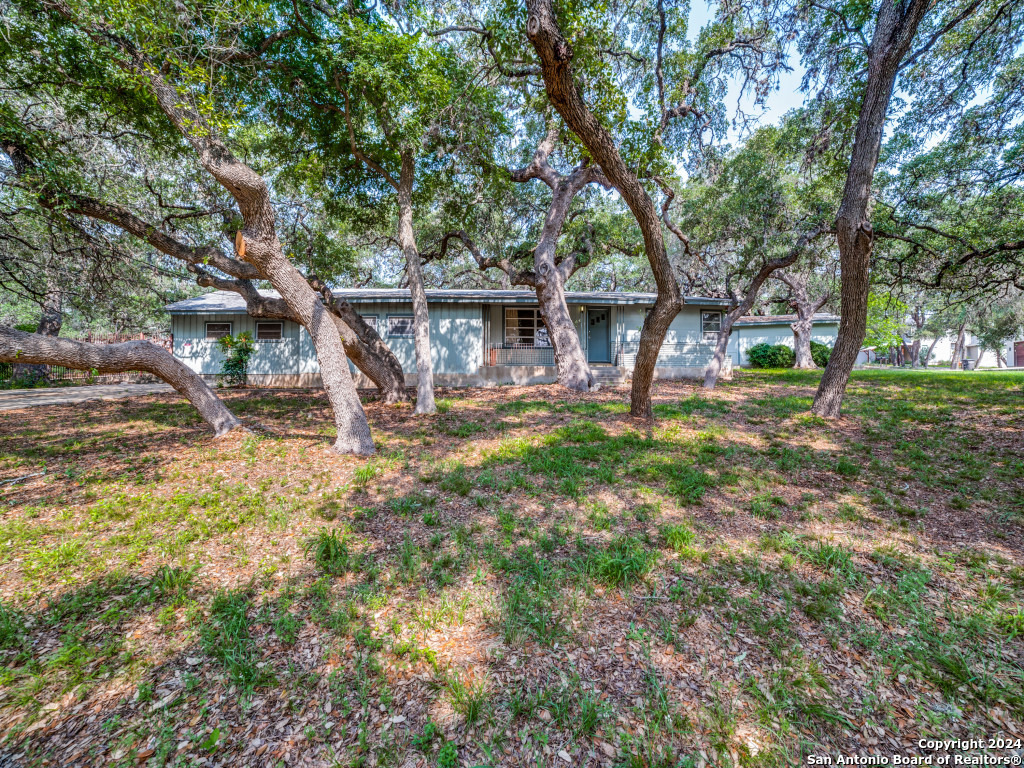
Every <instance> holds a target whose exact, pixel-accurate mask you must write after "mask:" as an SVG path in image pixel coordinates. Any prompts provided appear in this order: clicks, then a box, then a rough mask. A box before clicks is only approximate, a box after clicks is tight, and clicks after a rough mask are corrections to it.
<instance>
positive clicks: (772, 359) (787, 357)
mask: <svg viewBox="0 0 1024 768" xmlns="http://www.w3.org/2000/svg"><path fill="white" fill-rule="evenodd" d="M747 357H748V358H749V360H750V364H751V365H752V366H754V367H755V368H792V367H793V363H795V362H796V355H795V354H794V353H793V350H792V349H790V348H789V347H787V346H786V345H785V344H776V345H775V346H772V345H771V344H757V345H756V346H753V347H751V348H750V350H749V351H748V352H747Z"/></svg>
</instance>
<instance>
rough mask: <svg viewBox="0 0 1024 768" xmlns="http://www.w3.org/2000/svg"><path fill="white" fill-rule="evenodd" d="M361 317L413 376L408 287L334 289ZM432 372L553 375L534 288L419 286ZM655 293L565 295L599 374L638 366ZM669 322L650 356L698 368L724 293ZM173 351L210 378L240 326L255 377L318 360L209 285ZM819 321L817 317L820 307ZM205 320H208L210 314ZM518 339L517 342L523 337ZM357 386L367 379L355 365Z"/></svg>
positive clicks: (184, 315)
mask: <svg viewBox="0 0 1024 768" xmlns="http://www.w3.org/2000/svg"><path fill="white" fill-rule="evenodd" d="M336 294H337V295H341V296H343V297H345V298H347V299H348V301H349V302H351V304H352V305H353V306H354V307H355V309H356V311H358V312H359V314H360V315H362V316H363V317H364V318H365V319H366V320H367V322H369V323H371V324H373V325H375V327H376V329H377V331H378V333H380V335H381V337H382V338H383V339H384V341H385V343H386V344H387V345H388V346H389V347H390V348H391V350H392V351H393V352H394V353H395V355H396V357H397V358H398V361H399V362H400V363H401V365H402V369H403V370H404V371H405V373H406V377H407V383H410V384H411V383H413V382H414V381H415V374H416V354H415V349H414V340H413V337H412V335H411V333H412V328H411V325H412V320H411V318H412V304H411V302H410V300H409V293H408V291H402V290H391V289H365V290H362V289H361V290H345V291H337V292H336ZM427 299H428V306H429V312H430V340H431V351H432V356H433V367H434V374H435V378H436V380H437V382H438V384H441V385H481V384H493V383H506V382H514V383H520V384H522V383H533V382H542V381H552V380H553V379H554V373H555V371H554V356H553V352H552V350H551V347H550V346H547V344H546V341H545V339H546V333H545V331H544V329H543V323H542V321H541V320H540V319H539V316H538V313H537V311H536V308H537V298H536V295H535V294H533V293H532V292H530V291H463V290H436V291H428V292H427ZM654 299H655V296H654V294H645V293H573V292H570V293H567V294H566V301H567V304H568V307H569V312H570V314H571V316H572V318H573V323H574V324H575V326H576V329H577V332H578V333H579V337H580V343H581V345H582V346H583V349H584V351H585V354H586V356H587V360H588V361H589V362H590V363H591V366H592V368H593V370H594V371H595V373H600V374H601V379H602V380H604V381H609V380H623V379H624V378H625V377H626V376H627V375H628V373H629V371H631V370H632V368H633V367H634V366H635V362H636V354H637V350H638V348H639V342H640V331H641V328H642V327H643V323H644V318H645V317H646V315H647V312H648V311H649V309H650V307H651V306H652V305H653V303H654ZM685 301H686V303H685V306H684V307H683V309H682V311H681V312H680V313H679V314H678V315H677V316H676V318H675V319H674V320H673V321H672V324H671V326H670V327H669V330H668V333H667V334H666V336H665V342H664V344H663V345H662V349H661V353H660V355H659V357H658V366H657V368H656V369H655V375H656V376H657V377H659V378H689V377H699V376H701V375H703V371H704V369H705V367H706V366H707V364H708V363H709V362H710V360H711V356H712V354H713V352H714V344H715V340H716V338H717V336H716V329H717V328H719V327H720V325H719V324H718V323H720V319H721V313H722V312H723V311H724V310H725V309H726V308H727V306H728V301H727V300H725V299H715V298H704V297H693V296H690V297H686V300H685ZM168 311H169V312H170V314H171V332H172V334H173V349H174V355H175V357H177V358H178V359H180V360H181V361H182V362H183V363H185V364H186V365H187V366H188V367H189V368H191V369H192V370H194V371H196V372H197V373H199V374H201V375H203V376H207V377H215V376H216V375H218V374H219V373H220V372H221V370H222V367H223V363H224V359H223V355H222V353H221V351H220V349H219V347H218V346H217V342H216V339H215V338H213V337H214V336H216V334H217V333H224V332H230V333H232V334H236V335H237V334H238V333H241V332H242V331H248V332H249V333H250V334H252V336H253V338H254V339H256V352H255V354H254V355H253V357H252V360H251V362H250V365H249V380H250V383H251V384H253V385H254V386H315V385H318V384H319V370H320V369H319V365H318V363H317V358H316V351H315V350H314V348H313V344H312V341H311V339H310V337H309V334H308V333H307V332H306V330H305V329H304V328H302V327H301V326H299V325H298V324H296V323H292V322H288V321H273V320H258V319H255V318H252V317H250V316H249V315H248V314H246V311H245V303H244V301H243V300H242V298H241V297H240V296H238V295H237V294H234V293H230V292H223V291H217V292H214V293H208V294H205V295H203V296H199V297H197V298H194V299H188V300H186V301H182V302H178V303H176V304H172V305H170V306H169V307H168ZM822 320H823V321H825V320H826V318H825V317H824V316H823V317H822ZM827 320H828V321H829V322H822V323H819V324H816V326H815V338H816V339H817V340H820V341H823V342H824V343H830V342H831V341H832V340H834V338H835V331H834V328H835V324H836V322H837V321H838V318H835V317H834V316H828V318H827ZM790 321H791V318H787V317H784V316H782V317H773V318H744V319H743V320H741V321H740V322H738V323H737V324H736V325H735V326H734V330H733V334H732V337H731V338H730V344H729V359H728V360H727V365H726V369H725V370H724V375H725V376H726V377H728V376H729V375H730V373H731V366H732V365H733V364H736V365H745V364H746V363H747V359H746V351H747V350H748V349H749V348H750V347H752V346H753V345H754V344H757V343H760V342H762V341H767V342H768V343H788V344H790V345H792V335H793V334H792V331H791V329H790V328H789V325H788V323H789V322H790ZM211 324H213V325H211ZM524 340H525V342H526V343H524ZM352 370H353V375H354V376H355V378H356V380H357V383H358V384H359V385H360V386H369V385H370V382H369V381H368V380H367V379H366V378H365V377H363V375H362V374H361V373H359V372H358V371H356V369H355V368H354V367H353V369H352Z"/></svg>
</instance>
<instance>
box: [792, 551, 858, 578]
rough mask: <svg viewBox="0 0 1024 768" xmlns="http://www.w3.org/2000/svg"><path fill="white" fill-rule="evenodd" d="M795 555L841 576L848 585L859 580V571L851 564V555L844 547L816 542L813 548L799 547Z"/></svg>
mask: <svg viewBox="0 0 1024 768" xmlns="http://www.w3.org/2000/svg"><path fill="white" fill-rule="evenodd" d="M797 554H798V555H799V556H800V557H801V558H802V559H803V560H805V561H806V562H808V563H810V564H812V565H816V566H818V567H819V568H821V569H822V570H825V571H830V572H832V573H835V574H837V575H839V576H842V577H843V578H844V579H846V581H848V582H850V583H856V582H858V581H860V579H861V573H860V571H858V570H857V566H855V565H854V564H853V554H852V553H851V552H850V550H848V549H846V547H843V546H840V545H835V544H830V543H828V542H827V541H818V542H815V543H814V545H813V546H807V545H806V544H801V545H799V547H798V549H797Z"/></svg>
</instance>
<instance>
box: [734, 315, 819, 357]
mask: <svg viewBox="0 0 1024 768" xmlns="http://www.w3.org/2000/svg"><path fill="white" fill-rule="evenodd" d="M795 320H796V315H746V316H744V317H741V318H740V319H739V320H737V321H736V322H735V323H733V326H732V336H730V337H729V356H730V357H731V358H732V361H733V364H734V365H740V366H748V365H750V359H749V358H748V357H747V352H749V351H750V348H751V347H754V346H757V345H758V344H771V345H775V344H785V345H786V346H787V347H789V348H790V349H792V348H793V329H792V328H791V327H790V324H791V323H793V322H794V321H795ZM838 335H839V315H829V314H825V313H823V312H819V313H817V314H816V315H815V316H814V320H813V325H812V328H811V341H816V342H818V343H820V344H825V345H827V346H830V347H831V346H833V345H834V344H835V343H836V336H838Z"/></svg>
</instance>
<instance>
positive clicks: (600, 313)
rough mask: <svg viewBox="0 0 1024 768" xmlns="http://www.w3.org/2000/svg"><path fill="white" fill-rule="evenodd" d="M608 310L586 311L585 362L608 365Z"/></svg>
mask: <svg viewBox="0 0 1024 768" xmlns="http://www.w3.org/2000/svg"><path fill="white" fill-rule="evenodd" d="M608 314H609V313H608V309H607V308H604V309H587V362H590V363H610V362H611V361H612V358H611V354H610V353H611V350H610V346H611V345H610V344H609V343H608V342H609V341H610V339H609V335H608V334H609V331H608Z"/></svg>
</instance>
